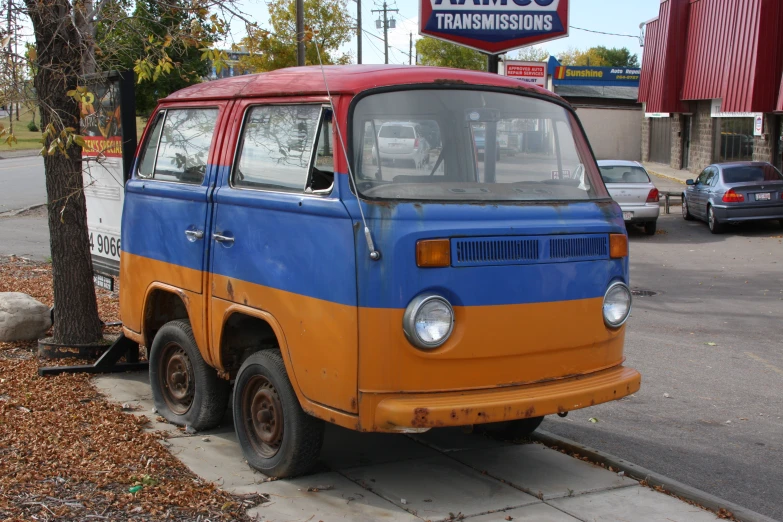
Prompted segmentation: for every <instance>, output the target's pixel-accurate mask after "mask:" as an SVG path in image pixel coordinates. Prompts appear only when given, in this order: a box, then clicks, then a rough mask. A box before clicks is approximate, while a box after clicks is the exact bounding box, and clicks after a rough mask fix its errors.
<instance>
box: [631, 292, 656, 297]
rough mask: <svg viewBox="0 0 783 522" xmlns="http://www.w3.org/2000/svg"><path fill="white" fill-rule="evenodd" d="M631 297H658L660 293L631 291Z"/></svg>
mask: <svg viewBox="0 0 783 522" xmlns="http://www.w3.org/2000/svg"><path fill="white" fill-rule="evenodd" d="M631 295H633V296H635V297H652V296H654V295H658V292H653V291H652V290H631Z"/></svg>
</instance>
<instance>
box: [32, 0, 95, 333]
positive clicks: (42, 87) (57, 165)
mask: <svg viewBox="0 0 783 522" xmlns="http://www.w3.org/2000/svg"><path fill="white" fill-rule="evenodd" d="M25 3H26V5H27V8H28V10H29V15H30V19H31V20H32V23H33V29H34V31H35V41H36V49H37V51H38V64H37V65H38V67H37V71H36V74H35V79H34V84H35V89H36V94H37V97H38V101H39V107H40V110H41V127H42V128H44V129H45V128H46V126H47V125H48V124H49V123H51V124H52V125H54V128H55V130H56V132H57V134H58V135H59V133H60V131H61V130H62V129H64V128H65V127H74V128H76V129H78V128H79V106H78V104H77V103H76V101H74V99H73V98H70V97H69V96H68V95H67V92H68V91H69V90H72V89H75V88H76V85H77V81H78V78H79V74H80V72H81V67H82V62H81V59H82V46H81V42H80V39H79V35H78V33H77V32H76V30H75V28H74V26H73V24H72V23H71V17H70V11H71V6H70V4H69V2H68V0H25ZM67 152H68V156H67V157H66V156H65V155H64V154H62V153H61V152H59V151H58V152H56V153H55V154H54V155H52V156H45V157H44V167H45V170H46V194H47V202H48V209H49V235H50V245H51V253H52V275H53V279H54V303H55V314H54V341H55V342H58V343H63V344H88V343H92V342H95V341H98V340H99V339H101V337H102V329H101V321H100V318H99V317H98V307H97V303H96V301H95V287H94V286H93V280H92V260H91V258H90V245H89V242H88V238H87V207H86V203H85V199H84V190H83V181H82V162H81V152H82V151H81V148H80V147H78V146H76V145H73V146H72V147H71V148H69V149H68V151H67Z"/></svg>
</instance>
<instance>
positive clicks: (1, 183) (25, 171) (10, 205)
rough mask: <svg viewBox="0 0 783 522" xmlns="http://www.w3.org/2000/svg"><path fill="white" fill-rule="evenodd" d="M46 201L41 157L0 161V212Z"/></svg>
mask: <svg viewBox="0 0 783 522" xmlns="http://www.w3.org/2000/svg"><path fill="white" fill-rule="evenodd" d="M41 203H46V182H45V180H44V166H43V158H42V157H41V156H31V157H21V158H8V159H4V160H2V161H0V213H3V212H7V211H9V210H17V209H20V208H26V207H29V206H32V205H38V204H41Z"/></svg>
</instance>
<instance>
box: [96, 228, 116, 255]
mask: <svg viewBox="0 0 783 522" xmlns="http://www.w3.org/2000/svg"><path fill="white" fill-rule="evenodd" d="M90 253H91V254H93V255H98V256H101V257H107V258H109V259H114V260H116V261H119V260H120V236H117V235H115V234H111V233H108V232H103V231H100V230H91V231H90Z"/></svg>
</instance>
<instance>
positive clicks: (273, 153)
mask: <svg viewBox="0 0 783 522" xmlns="http://www.w3.org/2000/svg"><path fill="white" fill-rule="evenodd" d="M320 115H321V107H320V106H319V105H274V106H259V107H253V108H252V109H250V111H249V113H248V115H247V119H246V121H245V126H244V132H243V133H242V143H241V149H240V152H239V159H238V161H237V163H236V167H235V170H234V174H233V184H234V185H235V186H237V187H246V188H257V189H266V190H277V191H282V192H303V191H304V189H305V184H306V183H307V178H308V168H309V166H310V162H311V160H312V155H313V142H314V141H315V134H316V132H317V130H318V123H319V117H320ZM319 156H322V154H321V153H320V151H319Z"/></svg>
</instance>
